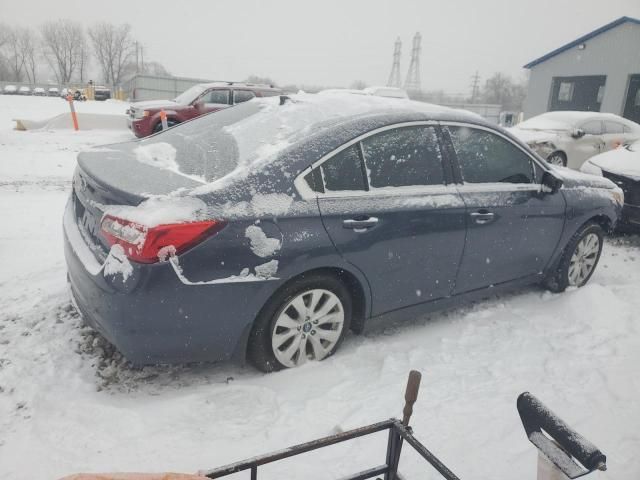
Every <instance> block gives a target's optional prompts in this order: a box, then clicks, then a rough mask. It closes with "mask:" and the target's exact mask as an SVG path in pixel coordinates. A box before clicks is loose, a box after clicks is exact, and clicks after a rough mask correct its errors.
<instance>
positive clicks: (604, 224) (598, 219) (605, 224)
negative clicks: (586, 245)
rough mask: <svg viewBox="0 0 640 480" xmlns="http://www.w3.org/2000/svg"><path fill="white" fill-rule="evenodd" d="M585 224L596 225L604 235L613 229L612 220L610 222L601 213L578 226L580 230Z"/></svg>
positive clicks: (609, 219)
mask: <svg viewBox="0 0 640 480" xmlns="http://www.w3.org/2000/svg"><path fill="white" fill-rule="evenodd" d="M587 223H596V224H597V225H600V227H601V228H602V229H603V230H604V231H605V233H611V232H612V231H613V227H614V222H613V220H611V218H609V217H608V216H607V215H605V214H602V213H600V214H598V215H594V216H593V217H591V218H590V219H589V220H587V221H586V222H584V223H583V224H582V225H580V228H582V227H583V226H584V225H586V224H587Z"/></svg>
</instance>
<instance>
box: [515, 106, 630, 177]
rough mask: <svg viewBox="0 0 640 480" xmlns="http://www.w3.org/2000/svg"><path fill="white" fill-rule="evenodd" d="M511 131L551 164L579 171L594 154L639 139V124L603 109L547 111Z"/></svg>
mask: <svg viewBox="0 0 640 480" xmlns="http://www.w3.org/2000/svg"><path fill="white" fill-rule="evenodd" d="M510 131H511V133H513V134H514V135H516V136H517V137H518V138H520V139H521V140H522V141H524V142H525V143H527V144H528V145H529V147H531V148H532V149H533V150H535V151H536V152H537V153H538V154H539V155H540V156H541V157H542V158H545V159H546V160H547V161H548V162H549V163H552V164H554V165H560V166H565V167H569V168H573V169H576V170H578V169H579V168H580V167H581V166H582V164H583V163H584V162H585V161H586V160H588V159H589V158H591V157H592V156H594V155H598V154H600V153H603V152H607V151H609V150H612V149H614V148H616V147H618V146H620V145H623V144H626V143H629V142H633V141H636V140H638V139H640V125H638V124H637V123H635V122H632V121H630V120H627V119H626V118H622V117H619V116H618V115H614V114H612V113H600V112H571V111H566V112H547V113H543V114H542V115H538V116H536V117H533V118H530V119H529V120H526V121H524V122H522V123H520V124H519V125H517V126H516V127H513V128H511V129H510Z"/></svg>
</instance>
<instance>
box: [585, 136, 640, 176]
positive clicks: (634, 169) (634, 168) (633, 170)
mask: <svg viewBox="0 0 640 480" xmlns="http://www.w3.org/2000/svg"><path fill="white" fill-rule="evenodd" d="M589 162H591V163H592V164H593V165H595V166H596V167H599V168H600V169H602V170H604V171H606V172H610V173H613V174H614V175H624V176H625V177H630V178H633V179H634V180H640V142H636V143H634V144H633V145H631V150H630V149H628V148H625V147H621V148H616V149H615V150H610V151H608V152H605V153H601V154H600V155H596V156H595V157H591V159H589Z"/></svg>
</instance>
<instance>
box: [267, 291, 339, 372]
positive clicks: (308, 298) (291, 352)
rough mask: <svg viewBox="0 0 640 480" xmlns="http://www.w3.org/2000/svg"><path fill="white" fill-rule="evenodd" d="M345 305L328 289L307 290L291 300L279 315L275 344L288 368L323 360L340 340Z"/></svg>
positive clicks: (276, 324)
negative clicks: (310, 361)
mask: <svg viewBox="0 0 640 480" xmlns="http://www.w3.org/2000/svg"><path fill="white" fill-rule="evenodd" d="M343 328H344V307H343V305H342V302H341V301H340V298H338V296H337V295H336V294H335V293H333V292H331V291H329V290H325V289H313V290H305V291H303V292H300V293H298V294H297V295H296V296H295V297H294V298H293V299H291V300H290V301H289V302H288V303H287V304H285V306H284V308H282V309H281V310H280V313H279V314H278V315H277V317H276V322H275V325H274V328H273V331H272V334H271V347H272V349H273V353H274V355H275V357H276V359H277V360H278V361H279V362H280V363H281V364H282V365H284V366H285V367H289V368H291V367H297V366H299V365H302V364H303V363H305V362H307V361H308V360H322V359H323V358H325V357H326V356H328V355H329V354H330V353H331V352H332V351H333V349H334V348H335V346H336V344H337V343H338V341H339V340H340V337H341V335H342V330H343Z"/></svg>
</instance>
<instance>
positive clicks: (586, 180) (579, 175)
mask: <svg viewBox="0 0 640 480" xmlns="http://www.w3.org/2000/svg"><path fill="white" fill-rule="evenodd" d="M547 168H549V169H550V170H552V171H553V174H554V175H555V176H556V177H558V178H560V179H561V180H562V188H584V187H588V188H603V189H607V190H610V189H615V188H618V187H617V186H616V184H615V183H613V182H612V181H611V180H609V179H608V178H604V177H599V176H597V175H591V174H590V173H583V172H577V171H576V170H571V169H570V168H567V167H559V166H557V165H552V164H548V165H547Z"/></svg>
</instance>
